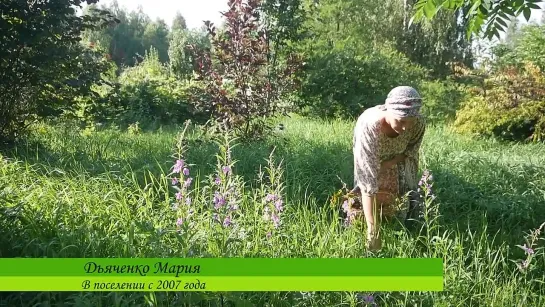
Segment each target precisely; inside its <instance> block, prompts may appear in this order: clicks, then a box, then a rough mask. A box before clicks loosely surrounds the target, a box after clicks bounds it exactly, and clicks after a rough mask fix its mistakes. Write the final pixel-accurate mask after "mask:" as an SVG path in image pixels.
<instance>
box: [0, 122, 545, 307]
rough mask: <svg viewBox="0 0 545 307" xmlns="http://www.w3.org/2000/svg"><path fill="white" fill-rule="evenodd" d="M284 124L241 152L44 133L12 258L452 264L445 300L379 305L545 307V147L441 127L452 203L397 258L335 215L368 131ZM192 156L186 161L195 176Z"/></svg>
mask: <svg viewBox="0 0 545 307" xmlns="http://www.w3.org/2000/svg"><path fill="white" fill-rule="evenodd" d="M283 124H284V127H285V128H284V130H278V131H276V132H275V134H274V135H271V137H270V138H269V139H268V140H266V141H262V142H254V143H251V144H238V145H237V144H236V142H234V141H233V140H232V139H230V138H220V139H210V138H209V137H208V136H206V135H204V134H202V132H201V131H200V130H199V129H189V130H187V131H186V133H185V134H184V135H183V139H180V137H181V135H180V133H179V132H180V131H182V129H183V128H182V127H180V128H179V129H173V128H171V129H168V130H163V131H156V132H146V133H143V132H140V133H139V132H138V131H132V132H131V133H128V132H121V131H117V130H114V129H105V130H102V131H97V132H92V133H82V131H80V130H76V129H73V128H71V127H61V126H55V127H51V126H46V125H43V126H40V127H37V128H36V131H35V133H34V138H33V139H29V140H28V141H27V142H26V143H25V144H20V145H18V146H17V147H16V148H13V149H9V150H5V151H4V153H3V155H4V156H3V159H2V162H1V164H0V201H1V202H0V210H1V211H2V212H1V214H0V244H1V245H0V246H1V247H0V256H1V257H44V256H47V257H442V258H443V259H444V260H445V289H446V291H445V292H441V293H414V292H411V293H404V292H396V293H373V294H372V295H373V296H374V300H375V301H376V303H377V304H378V305H380V306H544V305H545V298H544V297H545V287H544V286H543V283H544V282H545V277H544V274H545V256H544V254H543V250H542V249H541V248H540V246H543V242H542V239H539V238H542V237H543V236H542V235H541V234H537V235H536V234H535V233H532V234H530V233H528V232H529V231H531V230H533V229H536V228H538V227H539V225H540V224H541V223H542V222H543V221H545V210H543V209H544V206H545V169H544V167H543V166H542V165H545V164H544V163H543V162H545V161H544V160H545V155H543V153H545V146H543V145H522V144H521V145H512V144H501V143H498V142H495V141H492V140H472V139H467V138H464V137H461V136H458V135H455V134H453V133H451V132H449V131H448V130H447V129H444V128H430V129H429V130H428V132H427V134H426V136H425V141H424V144H423V151H422V156H421V163H422V165H421V166H422V169H428V170H430V171H431V173H432V174H433V177H434V180H433V186H432V189H433V194H434V195H435V196H436V198H435V199H432V198H431V197H428V198H427V202H426V204H427V206H426V208H427V210H426V214H425V225H420V224H418V225H417V226H425V227H414V228H411V229H410V230H400V228H399V227H395V225H384V227H385V229H384V232H383V233H384V238H385V244H384V248H383V250H382V251H381V252H380V253H377V254H371V253H368V252H367V251H366V250H365V248H364V246H365V238H364V234H365V231H364V229H362V228H361V227H360V226H359V225H358V224H356V225H354V226H349V227H346V226H345V225H344V221H343V216H342V214H341V213H342V211H341V210H340V204H339V206H337V207H333V206H331V205H330V203H329V200H330V199H329V198H330V196H331V195H332V194H333V193H334V192H335V191H337V190H338V189H339V188H341V187H342V181H344V182H348V183H350V182H352V153H351V139H352V129H353V123H349V122H344V121H334V122H320V121H314V120H308V119H303V118H292V119H285V120H284V121H283ZM235 141H236V140H235ZM177 160H183V162H184V166H183V167H181V168H180V169H179V170H176V169H174V168H173V166H175V164H176V161H177ZM178 166H180V164H179V165H178ZM226 166H228V168H225V167H226ZM184 167H187V168H188V172H186V173H185V174H184V170H183V168H184ZM186 174H187V175H186ZM173 178H176V180H174V182H173ZM188 178H192V180H191V182H190V184H188V185H187V187H185V188H184V183H185V182H186V181H187V179H188ZM176 181H178V182H176ZM176 193H180V194H178V197H177V195H176ZM177 198H179V199H177ZM188 198H190V199H191V201H190V202H188V201H187V199H188ZM218 204H219V205H218ZM273 215H274V217H273ZM264 217H265V218H264ZM525 243H526V244H527V245H531V244H533V245H532V251H533V252H534V253H533V254H531V255H530V252H529V251H528V249H526V251H525V250H524V249H523V248H520V247H519V246H518V245H520V246H522V245H524V244H525ZM527 257H530V258H527ZM525 259H529V260H530V261H529V262H527V263H526V264H524V267H522V268H521V266H522V265H521V263H522V260H525ZM365 295H367V293H348V292H346V293H223V294H217V293H161V292H157V293H4V294H1V295H0V302H1V304H2V305H6V306H50V305H58V304H62V303H64V304H67V305H77V306H129V305H130V306H132V305H149V306H195V305H203V306H204V305H206V306H220V305H223V306H225V305H236V306H246V305H249V306H250V305H251V306H317V305H318V306H345V305H346V306H355V305H356V304H360V305H361V304H363V300H364V297H365Z"/></svg>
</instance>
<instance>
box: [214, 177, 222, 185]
mask: <svg viewBox="0 0 545 307" xmlns="http://www.w3.org/2000/svg"><path fill="white" fill-rule="evenodd" d="M214 183H215V184H216V185H220V184H221V178H220V177H216V179H215V180H214Z"/></svg>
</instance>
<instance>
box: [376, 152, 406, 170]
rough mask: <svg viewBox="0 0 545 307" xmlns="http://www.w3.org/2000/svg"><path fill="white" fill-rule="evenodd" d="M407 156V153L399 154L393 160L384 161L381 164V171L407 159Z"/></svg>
mask: <svg viewBox="0 0 545 307" xmlns="http://www.w3.org/2000/svg"><path fill="white" fill-rule="evenodd" d="M406 158H407V156H406V155H405V154H399V155H396V156H395V157H393V158H392V159H391V160H388V161H384V162H382V163H381V165H380V169H381V172H382V171H385V170H389V169H391V168H392V167H393V166H394V165H396V164H398V163H399V162H402V161H403V160H405V159H406Z"/></svg>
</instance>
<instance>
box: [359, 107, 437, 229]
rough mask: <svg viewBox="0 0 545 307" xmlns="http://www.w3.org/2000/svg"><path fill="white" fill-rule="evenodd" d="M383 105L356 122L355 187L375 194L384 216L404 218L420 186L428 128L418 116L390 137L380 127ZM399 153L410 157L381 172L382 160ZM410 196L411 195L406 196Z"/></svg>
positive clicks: (374, 108) (371, 110) (364, 193)
mask: <svg viewBox="0 0 545 307" xmlns="http://www.w3.org/2000/svg"><path fill="white" fill-rule="evenodd" d="M384 111H385V107H384V106H383V105H379V106H376V107H372V108H369V109H367V110H366V111H365V112H363V113H362V114H361V115H360V117H359V118H358V120H357V122H356V127H355V129H354V138H353V152H354V186H355V187H358V188H359V190H360V192H361V194H362V195H376V200H377V203H378V204H379V205H381V209H382V215H385V216H387V217H392V216H397V217H398V218H399V219H401V220H405V219H406V217H407V212H408V210H409V207H411V202H410V201H411V200H415V196H416V195H415V193H414V191H416V189H417V188H418V185H417V183H418V174H417V172H418V161H419V160H418V159H419V150H420V145H421V144H422V138H423V136H424V132H425V129H426V125H425V120H424V118H423V117H422V116H418V117H417V120H416V122H415V124H414V126H412V128H411V129H410V130H408V131H406V132H405V133H402V134H400V135H399V136H397V137H388V136H387V135H386V134H385V133H384V132H382V129H381V120H380V118H381V113H382V112H384ZM399 154H405V155H406V156H407V158H406V159H405V160H404V161H403V162H401V163H398V164H397V165H396V166H394V167H392V168H391V169H389V170H387V171H385V172H384V173H380V165H381V163H382V162H383V161H387V160H390V159H392V158H393V157H394V156H396V155H399ZM404 196H408V197H406V198H405V197H404Z"/></svg>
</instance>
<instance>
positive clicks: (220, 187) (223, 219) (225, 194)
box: [210, 132, 243, 228]
mask: <svg viewBox="0 0 545 307" xmlns="http://www.w3.org/2000/svg"><path fill="white" fill-rule="evenodd" d="M234 141H235V138H230V136H229V133H227V132H225V133H224V135H223V138H222V139H220V140H218V141H217V144H218V146H219V149H220V152H219V153H218V154H217V155H216V159H217V164H216V173H215V174H214V176H213V179H212V180H211V181H212V182H211V183H210V187H211V190H212V196H211V198H212V199H211V204H212V222H213V223H215V224H218V225H221V226H222V227H224V228H229V227H232V226H234V225H235V223H236V222H237V219H238V217H239V208H240V205H241V203H242V191H241V188H240V187H241V186H242V185H243V181H242V178H240V177H239V176H236V175H234V174H233V168H234V166H235V164H236V161H233V159H232V157H231V152H232V149H233V148H234V145H233V142H234Z"/></svg>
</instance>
